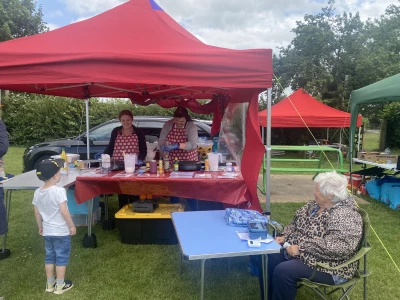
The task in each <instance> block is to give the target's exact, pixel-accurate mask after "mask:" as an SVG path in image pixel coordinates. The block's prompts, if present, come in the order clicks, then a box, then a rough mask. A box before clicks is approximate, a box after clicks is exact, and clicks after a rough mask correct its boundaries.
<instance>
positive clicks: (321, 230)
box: [268, 172, 363, 300]
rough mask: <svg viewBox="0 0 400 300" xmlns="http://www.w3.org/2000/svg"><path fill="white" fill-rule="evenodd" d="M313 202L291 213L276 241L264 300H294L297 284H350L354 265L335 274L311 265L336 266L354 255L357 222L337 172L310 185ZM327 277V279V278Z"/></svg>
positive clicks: (359, 233) (359, 232)
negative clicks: (277, 246) (305, 280)
mask: <svg viewBox="0 0 400 300" xmlns="http://www.w3.org/2000/svg"><path fill="white" fill-rule="evenodd" d="M314 181H315V183H316V187H315V190H314V197H315V199H314V201H311V202H309V203H307V204H306V205H304V206H303V207H301V208H300V209H299V210H297V211H296V213H295V215H294V219H293V221H292V222H291V223H290V224H289V225H288V226H287V227H286V228H285V230H284V231H283V234H282V236H279V237H277V238H276V239H275V240H276V241H277V242H278V243H279V244H281V245H283V248H282V250H281V252H280V253H277V254H271V255H268V299H269V300H271V299H274V300H275V299H285V300H289V299H295V298H296V292H297V281H298V280H299V279H300V278H309V279H310V280H313V281H314V282H319V283H325V284H329V285H334V284H338V283H343V282H345V281H347V280H349V279H351V278H352V277H353V275H354V273H355V271H356V269H357V262H354V263H351V264H349V265H348V266H347V267H345V268H341V269H338V270H336V271H327V270H324V269H318V271H317V272H316V274H315V276H314V277H313V278H310V277H311V276H312V273H313V267H314V266H315V264H316V262H321V263H326V264H329V265H331V266H337V265H339V264H342V263H344V262H345V261H346V260H348V259H350V258H351V257H352V256H353V255H354V254H355V253H356V252H357V247H358V245H359V242H360V239H361V236H362V226H363V223H362V218H361V215H360V214H359V213H358V209H357V206H356V204H355V202H354V200H353V198H352V197H351V196H350V195H349V193H348V191H347V180H346V178H345V177H344V176H343V175H339V174H337V173H336V172H329V173H321V174H319V175H318V176H317V177H316V178H315V179H314ZM328 272H329V273H328Z"/></svg>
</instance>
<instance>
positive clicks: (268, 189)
mask: <svg viewBox="0 0 400 300" xmlns="http://www.w3.org/2000/svg"><path fill="white" fill-rule="evenodd" d="M267 97H268V99H267V100H268V102H267V137H266V140H267V146H266V162H267V163H266V178H265V180H266V181H267V182H266V189H265V196H266V207H265V212H266V215H267V217H268V218H270V215H271V178H270V177H271V171H270V169H271V102H272V100H271V97H272V88H270V89H268V95H267Z"/></svg>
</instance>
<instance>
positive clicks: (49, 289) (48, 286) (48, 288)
mask: <svg viewBox="0 0 400 300" xmlns="http://www.w3.org/2000/svg"><path fill="white" fill-rule="evenodd" d="M55 285H56V282H55V281H54V282H53V283H50V282H46V292H47V293H52V292H54V286H55Z"/></svg>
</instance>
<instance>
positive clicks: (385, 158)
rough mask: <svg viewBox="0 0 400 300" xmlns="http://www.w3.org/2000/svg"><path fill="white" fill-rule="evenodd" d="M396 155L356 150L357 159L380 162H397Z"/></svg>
mask: <svg viewBox="0 0 400 300" xmlns="http://www.w3.org/2000/svg"><path fill="white" fill-rule="evenodd" d="M397 157H398V156H397V155H389V154H376V152H358V154H357V158H358V159H361V160H366V161H370V162H376V163H382V164H387V163H391V164H395V163H397Z"/></svg>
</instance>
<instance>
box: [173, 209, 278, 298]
mask: <svg viewBox="0 0 400 300" xmlns="http://www.w3.org/2000/svg"><path fill="white" fill-rule="evenodd" d="M224 215H225V211H224V210H212V211H188V212H174V213H172V214H171V216H172V222H173V224H174V227H175V231H176V235H177V237H178V240H179V244H180V247H181V250H182V254H183V255H184V256H185V257H186V258H187V259H188V260H197V259H200V260H201V287H200V299H203V297H204V266H205V262H206V260H207V259H210V258H223V257H236V256H248V255H260V254H261V255H262V257H263V260H262V261H263V272H264V291H265V292H264V296H265V299H266V295H267V294H268V293H267V288H268V287H267V263H268V261H267V257H266V255H265V254H272V253H279V251H280V249H281V246H280V245H279V244H278V243H277V242H275V241H272V242H270V243H268V244H265V243H262V244H261V247H260V248H250V247H249V246H248V245H247V242H246V241H243V240H241V239H239V237H238V235H237V233H236V231H239V232H240V231H242V232H243V231H246V230H247V228H246V227H235V226H229V225H227V223H226V221H225V219H224ZM268 238H270V239H272V237H271V236H269V235H268Z"/></svg>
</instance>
